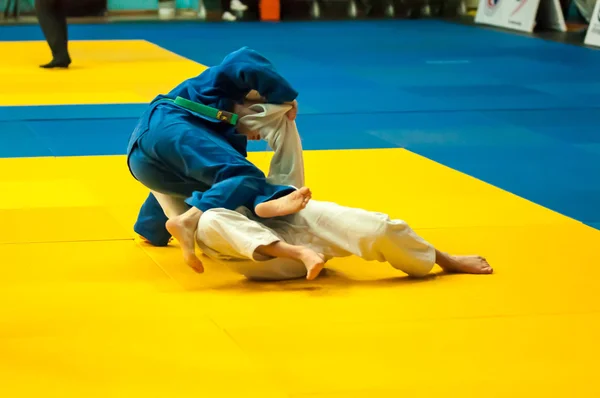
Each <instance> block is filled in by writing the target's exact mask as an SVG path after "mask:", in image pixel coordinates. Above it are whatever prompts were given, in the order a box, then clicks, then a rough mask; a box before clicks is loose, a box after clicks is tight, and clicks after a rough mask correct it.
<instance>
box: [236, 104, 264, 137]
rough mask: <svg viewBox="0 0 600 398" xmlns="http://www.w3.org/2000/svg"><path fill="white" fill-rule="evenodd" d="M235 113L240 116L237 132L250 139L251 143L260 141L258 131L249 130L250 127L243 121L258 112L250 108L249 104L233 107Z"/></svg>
mask: <svg viewBox="0 0 600 398" xmlns="http://www.w3.org/2000/svg"><path fill="white" fill-rule="evenodd" d="M233 111H234V112H235V113H237V115H238V116H239V119H238V122H237V126H236V130H237V132H238V133H240V134H243V135H245V136H246V137H248V140H250V141H259V140H260V134H259V133H258V131H252V130H250V129H249V128H248V126H246V125H245V124H244V122H243V121H242V120H241V119H242V118H243V117H244V116H247V115H253V114H255V113H256V112H255V111H253V110H252V109H250V108H248V106H247V104H235V105H234V107H233Z"/></svg>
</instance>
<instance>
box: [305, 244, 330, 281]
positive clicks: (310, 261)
mask: <svg viewBox="0 0 600 398" xmlns="http://www.w3.org/2000/svg"><path fill="white" fill-rule="evenodd" d="M300 261H302V262H303V263H304V265H305V266H306V279H308V280H309V281H312V280H313V279H315V278H316V277H317V276H319V273H320V272H321V270H322V269H323V267H324V266H325V256H324V255H322V254H319V253H317V252H315V251H313V250H310V249H304V250H302V252H301V253H300Z"/></svg>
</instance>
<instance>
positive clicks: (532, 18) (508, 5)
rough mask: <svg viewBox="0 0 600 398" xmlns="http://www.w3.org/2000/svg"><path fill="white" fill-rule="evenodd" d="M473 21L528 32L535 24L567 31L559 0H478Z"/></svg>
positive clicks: (531, 30)
mask: <svg viewBox="0 0 600 398" xmlns="http://www.w3.org/2000/svg"><path fill="white" fill-rule="evenodd" d="M475 22H477V23H480V24H485V25H492V26H498V27H501V28H506V29H513V30H518V31H521V32H529V33H531V32H533V29H534V28H535V27H536V24H539V25H541V26H544V27H547V28H550V29H554V30H558V31H561V32H566V31H567V25H566V24H565V18H564V15H563V12H562V9H561V6H560V2H559V0H480V2H479V7H478V8H477V15H476V16H475Z"/></svg>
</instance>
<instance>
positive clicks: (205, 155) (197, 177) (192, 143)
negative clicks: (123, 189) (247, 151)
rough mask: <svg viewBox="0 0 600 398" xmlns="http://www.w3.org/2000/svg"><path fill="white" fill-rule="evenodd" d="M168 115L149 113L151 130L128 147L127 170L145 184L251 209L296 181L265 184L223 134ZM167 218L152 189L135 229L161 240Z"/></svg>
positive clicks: (197, 202)
mask: <svg viewBox="0 0 600 398" xmlns="http://www.w3.org/2000/svg"><path fill="white" fill-rule="evenodd" d="M157 111H159V112H160V110H157ZM167 115H168V116H169V117H164V116H165V115H162V116H161V115H160V113H159V114H158V115H153V117H152V119H153V120H151V123H150V125H149V130H148V131H147V132H146V133H145V134H144V135H142V136H141V137H140V139H139V140H138V142H137V143H136V144H135V145H134V146H133V148H132V150H131V151H130V153H129V160H128V162H129V169H130V170H131V173H132V174H133V176H134V177H135V178H136V179H137V180H138V181H140V182H141V183H142V184H144V185H145V186H146V187H148V188H149V189H151V190H153V191H156V192H160V193H163V194H166V195H171V196H175V197H180V198H182V199H183V200H185V202H186V203H187V204H188V205H189V206H193V207H196V208H198V209H199V210H202V211H207V210H209V209H213V208H225V209H228V210H235V209H237V208H238V207H240V206H244V207H247V208H249V209H252V210H254V208H255V207H256V206H257V205H258V204H260V203H263V202H267V201H269V200H273V199H277V198H280V197H282V196H285V195H288V194H290V193H292V192H293V191H295V189H296V188H294V187H290V186H283V185H272V184H269V183H268V182H267V180H266V176H265V174H264V173H263V172H262V171H260V169H258V168H257V167H256V166H255V165H254V164H252V163H251V162H250V161H248V159H246V158H245V157H244V156H243V155H242V154H241V153H239V152H238V151H236V150H235V149H234V148H233V146H232V145H231V144H230V143H229V142H228V141H227V140H226V139H225V137H223V136H221V135H219V134H217V133H213V132H211V131H207V130H206V128H204V126H203V125H202V124H196V123H195V122H194V118H193V117H187V116H185V114H183V116H180V115H177V114H175V115H173V114H172V113H171V114H167ZM166 221H167V218H166V216H165V214H164V212H163V211H162V208H161V207H160V205H159V204H158V202H157V200H156V199H155V198H154V196H153V195H152V194H150V195H149V196H148V198H147V199H146V201H145V203H144V204H143V205H142V207H141V209H140V212H139V215H138V219H137V221H136V223H135V225H134V230H135V231H136V233H138V234H140V235H142V236H144V237H145V238H146V239H148V240H149V241H150V242H151V243H152V244H155V245H157V246H163V245H166V244H167V243H168V241H169V239H170V237H171V236H170V234H169V233H168V232H167V230H166V227H165V223H166Z"/></svg>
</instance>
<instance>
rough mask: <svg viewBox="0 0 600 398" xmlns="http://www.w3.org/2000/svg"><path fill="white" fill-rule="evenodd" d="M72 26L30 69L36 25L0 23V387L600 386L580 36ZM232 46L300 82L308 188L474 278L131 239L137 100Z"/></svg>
mask: <svg viewBox="0 0 600 398" xmlns="http://www.w3.org/2000/svg"><path fill="white" fill-rule="evenodd" d="M70 36H71V38H72V40H73V41H72V44H71V51H72V57H73V59H74V60H75V63H74V65H73V68H72V69H71V70H69V71H45V70H41V69H39V68H38V67H37V65H38V64H41V63H43V62H45V61H47V60H48V57H49V54H48V50H47V47H46V45H45V43H44V42H43V41H42V36H41V33H40V31H39V28H38V27H36V26H11V27H0V40H1V42H0V53H2V54H6V57H5V59H4V60H3V62H2V63H1V64H0V76H1V77H2V83H1V84H0V105H2V106H0V168H1V169H2V170H4V171H5V172H4V173H2V174H1V175H0V184H1V186H2V192H4V194H3V195H2V196H1V197H0V222H1V224H2V226H3V228H2V229H0V269H1V271H2V278H0V302H1V303H2V305H0V396H5V397H11V398H17V397H18V398H20V397H33V396H43V397H61V398H66V397H82V396H84V397H96V396H97V397H137V396H140V397H142V396H143V397H146V398H148V397H165V396H168V397H178V398H179V397H197V396H206V397H219V398H220V397H261V398H267V397H294V398H299V397H302V398H334V397H335V398H342V397H343V398H350V397H369V398H371V397H378V398H379V397H399V396H409V397H433V396H449V397H509V396H513V397H566V396H572V397H597V396H598V395H599V394H600V381H599V380H598V378H597V377H596V373H597V366H596V365H595V364H596V363H597V358H598V356H599V355H600V343H599V342H598V339H597V336H598V334H599V333H600V298H599V296H598V293H597V292H598V289H599V288H600V268H599V267H597V263H598V260H597V257H598V256H597V252H598V247H600V231H599V230H598V229H599V228H600V206H599V205H598V204H599V203H600V178H599V176H600V161H598V159H599V156H600V133H599V131H600V130H599V129H598V126H597V121H598V120H599V119H600V77H599V76H598V74H597V66H598V65H599V64H600V50H593V49H588V48H582V47H578V46H571V45H567V44H561V43H555V42H550V41H544V40H541V39H537V38H530V37H524V36H520V35H513V34H510V33H504V32H497V31H492V30H486V29H481V28H478V27H473V26H464V25H455V24H451V23H446V22H441V21H389V22H382V21H377V22H318V23H317V22H313V23H285V24H267V23H265V24H258V23H256V24H253V23H248V24H235V25H230V24H226V25H225V24H207V23H204V24H195V23H173V24H169V23H161V24H152V23H131V24H109V25H107V24H103V25H75V26H73V27H72V29H71V31H70ZM243 45H250V46H252V47H254V48H255V49H257V50H259V51H261V52H262V53H263V54H265V55H266V56H268V57H269V58H270V59H271V60H272V61H273V62H274V63H275V64H276V66H277V67H278V69H280V70H281V71H282V73H284V74H285V75H286V76H287V77H288V78H289V79H290V80H291V81H292V83H293V84H294V85H295V86H297V87H298V89H299V91H300V92H301V95H300V98H299V101H300V107H301V114H300V116H299V118H298V125H299V129H300V132H301V135H302V139H303V143H304V147H305V149H306V150H307V152H306V158H305V162H306V167H307V180H308V184H309V185H310V187H311V188H312V190H313V192H314V194H315V197H316V198H318V199H325V200H331V201H336V202H339V203H341V204H345V205H349V206H358V207H363V208H366V209H369V210H375V211H381V212H386V213H389V214H390V215H391V216H393V217H396V218H402V219H404V220H406V221H408V222H409V223H410V224H411V225H412V226H413V227H414V229H415V230H416V231H417V232H418V233H419V234H421V235H422V236H423V237H425V238H426V239H427V240H429V241H430V242H432V243H434V244H435V245H436V246H438V247H439V248H441V249H443V250H447V251H450V252H453V253H458V254H470V253H478V254H482V255H485V256H486V258H487V259H488V260H489V261H490V263H492V265H493V266H494V268H495V271H496V272H495V274H494V275H490V276H471V275H444V274H442V273H441V271H440V270H439V269H436V270H435V273H434V274H433V275H432V276H431V277H430V278H426V279H424V280H414V279H409V278H407V277H405V276H404V275H403V274H402V273H400V272H399V271H397V270H395V269H393V268H391V267H389V266H388V265H386V264H380V263H366V262H363V261H362V260H359V259H356V258H349V259H344V260H336V261H333V262H332V263H331V264H330V265H331V266H330V268H329V270H328V272H327V273H326V274H325V275H323V277H321V278H319V279H318V280H316V281H312V282H307V281H302V280H301V281H292V282H286V283H256V282H249V281H247V280H245V279H244V278H242V277H241V276H239V275H236V274H234V273H232V272H231V271H229V270H228V269H225V268H223V267H219V266H217V265H216V264H212V263H210V262H209V261H208V260H205V263H206V264H207V272H206V273H205V274H203V275H196V274H194V273H193V272H192V271H191V270H189V269H188V268H187V267H186V266H185V265H184V264H183V262H182V259H181V256H180V252H179V249H178V248H177V246H176V245H173V246H171V247H167V248H153V247H149V246H147V245H145V244H144V243H142V242H140V241H139V239H137V238H136V237H135V236H134V234H133V232H132V229H131V227H132V224H133V222H134V220H135V217H136V214H137V210H138V208H139V205H140V204H141V202H142V201H143V199H144V197H145V195H146V190H145V189H144V188H143V187H142V186H140V185H139V184H138V183H136V182H135V181H134V180H133V179H132V177H131V176H130V175H129V174H128V171H127V167H126V165H125V159H124V151H125V148H126V145H127V139H128V136H129V133H130V132H131V129H132V126H133V125H134V124H135V122H136V118H137V117H138V115H139V114H140V112H142V111H143V109H144V107H145V105H144V104H145V103H146V102H148V101H149V100H151V99H152V98H153V97H154V96H155V95H156V94H158V93H162V92H165V91H168V90H169V89H170V88H171V87H173V86H174V85H176V84H177V83H178V82H180V81H181V80H183V79H185V78H187V77H191V76H194V75H196V74H198V73H200V72H201V71H202V70H203V68H204V66H203V65H212V64H215V63H218V62H219V61H220V60H221V59H222V57H223V56H224V55H225V54H227V53H228V52H230V51H232V50H235V49H237V48H239V47H241V46H243ZM250 149H251V151H252V153H251V154H250V159H251V160H252V161H254V162H255V163H256V164H257V165H259V166H260V167H261V168H263V169H264V168H266V167H267V166H268V162H269V159H270V153H269V152H268V151H266V147H265V144H256V143H252V144H251V147H250ZM80 217H81V218H80Z"/></svg>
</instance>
